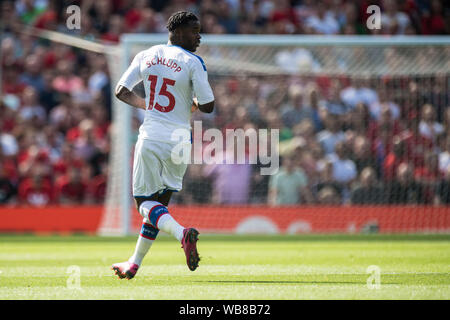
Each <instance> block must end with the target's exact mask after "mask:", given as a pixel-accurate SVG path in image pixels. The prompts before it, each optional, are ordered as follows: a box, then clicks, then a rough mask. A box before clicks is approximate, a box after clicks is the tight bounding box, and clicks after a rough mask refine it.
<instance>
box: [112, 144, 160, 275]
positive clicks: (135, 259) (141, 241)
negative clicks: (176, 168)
mask: <svg viewBox="0 0 450 320" xmlns="http://www.w3.org/2000/svg"><path fill="white" fill-rule="evenodd" d="M159 170H160V167H159V166H158V160H157V159H155V157H154V154H153V153H152V152H150V150H149V148H148V147H147V146H146V143H145V141H140V140H138V142H137V143H136V148H135V154H134V163H133V195H135V197H134V199H135V203H136V208H137V210H138V212H139V213H140V214H141V215H142V212H143V211H142V209H141V207H142V203H145V202H147V201H156V200H158V194H159V193H158V189H155V186H156V188H158V187H160V186H161V183H162V182H161V179H160V178H159ZM146 194H148V195H149V196H145V195H146ZM158 232H159V230H158V229H157V228H155V227H154V226H153V225H151V223H150V221H149V220H148V217H147V216H144V215H143V221H142V226H141V232H140V233H139V237H138V240H137V243H136V247H135V250H134V253H133V255H132V256H131V257H130V258H129V259H128V261H126V262H122V263H116V264H114V265H113V266H112V269H113V270H114V271H115V273H116V275H118V276H119V278H122V279H123V278H127V279H131V278H133V277H134V276H135V275H136V272H137V270H138V268H139V267H140V265H141V264H142V260H143V259H144V257H145V255H146V254H147V253H148V251H149V250H150V247H151V246H152V244H153V241H154V240H155V239H156V236H157V235H158Z"/></svg>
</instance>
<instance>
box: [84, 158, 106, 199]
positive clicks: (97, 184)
mask: <svg viewBox="0 0 450 320" xmlns="http://www.w3.org/2000/svg"><path fill="white" fill-rule="evenodd" d="M100 170H101V172H100V174H98V175H96V176H95V177H93V178H92V179H91V180H90V181H89V188H88V189H89V198H90V201H91V202H93V203H98V204H102V203H103V202H104V201H105V195H106V183H107V181H108V164H107V163H106V162H104V163H102V164H101V166H100Z"/></svg>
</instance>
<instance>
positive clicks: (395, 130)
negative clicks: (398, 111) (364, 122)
mask: <svg viewBox="0 0 450 320" xmlns="http://www.w3.org/2000/svg"><path fill="white" fill-rule="evenodd" d="M381 128H383V129H384V130H389V132H390V136H391V137H393V136H396V135H398V134H399V133H400V132H401V126H400V122H399V121H398V120H396V119H394V118H393V117H392V112H391V109H390V108H389V106H387V105H384V106H383V107H382V109H381V115H380V120H378V121H371V122H370V123H369V128H368V130H367V136H368V138H369V140H370V141H371V144H372V146H374V145H376V140H377V139H378V138H379V137H380V131H381ZM391 150H392V140H387V141H386V144H385V145H384V154H388V153H389V152H391Z"/></svg>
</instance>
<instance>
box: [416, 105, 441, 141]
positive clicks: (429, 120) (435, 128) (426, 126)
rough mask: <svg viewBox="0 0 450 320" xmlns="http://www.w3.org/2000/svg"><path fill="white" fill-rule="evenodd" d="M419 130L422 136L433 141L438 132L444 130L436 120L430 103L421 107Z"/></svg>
mask: <svg viewBox="0 0 450 320" xmlns="http://www.w3.org/2000/svg"><path fill="white" fill-rule="evenodd" d="M419 131H420V134H421V135H422V136H424V137H425V138H427V139H429V140H431V141H433V142H435V141H436V137H437V136H438V135H439V134H441V133H443V132H444V126H443V125H442V124H440V123H439V122H437V121H436V113H435V111H434V109H433V106H432V105H431V104H425V105H424V106H423V107H422V117H421V120H420V123H419Z"/></svg>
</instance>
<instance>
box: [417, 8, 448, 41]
mask: <svg viewBox="0 0 450 320" xmlns="http://www.w3.org/2000/svg"><path fill="white" fill-rule="evenodd" d="M443 12H444V10H443V9H442V3H441V1H439V0H433V1H431V12H429V11H426V12H424V14H423V16H422V19H421V27H422V34H445V33H446V31H448V30H446V26H445V18H444V15H443V14H442V13H443Z"/></svg>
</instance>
